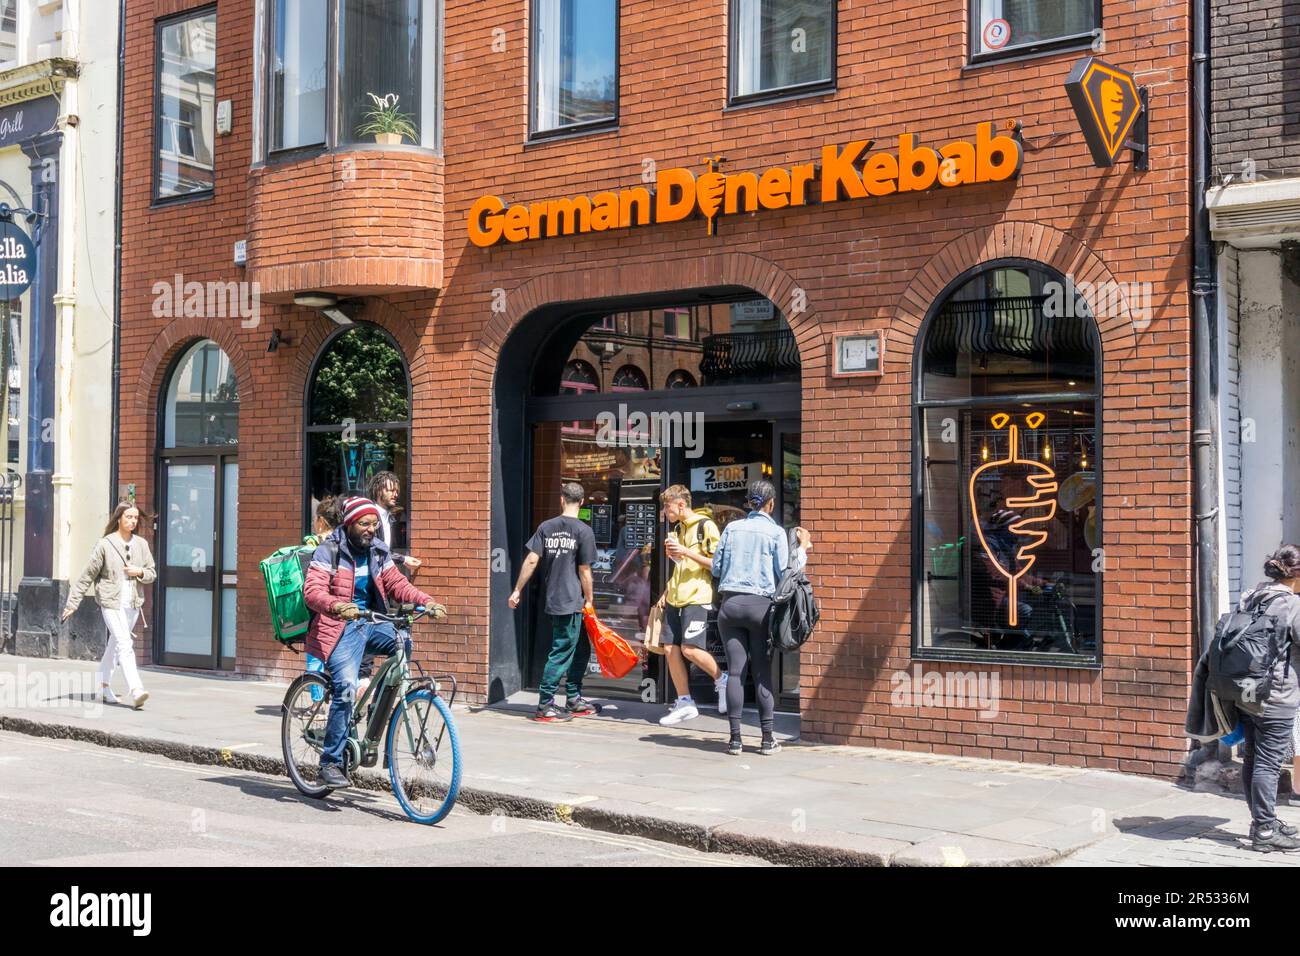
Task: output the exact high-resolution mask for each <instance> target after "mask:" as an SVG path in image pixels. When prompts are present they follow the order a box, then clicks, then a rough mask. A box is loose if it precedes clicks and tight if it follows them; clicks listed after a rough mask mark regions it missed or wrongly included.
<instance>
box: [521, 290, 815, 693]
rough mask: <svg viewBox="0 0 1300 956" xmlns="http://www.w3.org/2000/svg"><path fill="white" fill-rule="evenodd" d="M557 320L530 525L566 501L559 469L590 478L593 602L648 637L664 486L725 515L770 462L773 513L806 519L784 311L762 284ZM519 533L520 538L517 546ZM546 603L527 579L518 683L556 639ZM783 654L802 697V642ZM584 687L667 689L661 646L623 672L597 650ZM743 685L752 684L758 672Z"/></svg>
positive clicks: (535, 449)
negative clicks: (611, 669) (711, 299)
mask: <svg viewBox="0 0 1300 956" xmlns="http://www.w3.org/2000/svg"><path fill="white" fill-rule="evenodd" d="M664 333H672V334H664ZM559 335H560V341H561V344H560V345H559V346H558V348H555V349H554V350H552V349H547V348H545V347H544V348H542V349H540V350H539V352H538V354H539V359H538V362H539V364H542V363H545V362H547V357H548V353H549V354H550V355H551V356H552V358H551V360H550V361H551V364H552V366H554V365H555V364H556V362H557V359H558V356H556V354H555V353H556V352H558V351H559V350H560V349H563V351H564V353H565V354H564V358H563V361H562V362H561V363H559V373H560V374H559V375H558V376H557V377H558V379H559V381H558V382H557V383H555V384H553V385H551V386H549V387H548V386H547V385H546V384H545V382H543V381H538V380H537V379H535V380H534V389H535V391H549V392H550V394H534V395H532V396H531V397H529V398H528V400H527V402H526V406H525V408H526V410H525V414H524V418H525V422H524V425H525V435H526V438H527V442H526V446H527V458H526V460H525V461H524V462H523V463H522V464H523V465H524V470H525V472H526V476H527V477H526V488H527V499H526V508H525V510H526V516H525V517H524V520H523V521H522V522H520V528H521V530H522V529H523V528H525V527H526V528H532V527H535V526H536V525H537V524H538V523H540V522H541V521H543V520H545V519H546V518H548V517H551V516H553V515H554V514H556V513H557V511H558V507H559V505H558V498H559V488H560V485H561V484H562V483H563V482H565V481H577V482H578V483H580V484H581V485H582V486H583V488H584V489H585V491H586V494H587V498H586V501H585V502H584V505H583V509H582V512H581V517H582V519H583V520H584V521H586V522H588V523H589V524H590V525H591V528H592V531H593V532H594V534H595V537H596V544H597V563H596V564H595V565H594V566H593V569H592V570H593V576H594V585H595V587H594V591H595V603H596V611H597V614H598V615H599V616H600V618H601V619H602V620H603V621H605V623H607V624H609V625H610V626H611V627H613V628H614V629H615V630H616V631H618V632H619V633H620V634H621V635H622V636H623V637H625V638H626V639H627V640H628V641H629V642H631V643H632V644H633V646H634V647H638V648H639V647H640V644H641V640H642V639H643V637H644V633H645V623H646V618H647V615H648V613H649V609H650V606H651V604H652V603H653V602H654V601H655V600H656V599H657V598H658V596H659V595H660V594H662V593H663V589H664V585H665V582H666V581H667V579H668V576H669V573H670V571H671V568H670V560H669V559H668V557H667V555H666V553H665V549H664V541H665V539H666V536H667V535H668V534H669V532H670V529H669V528H668V526H667V525H666V524H665V523H664V522H663V520H662V518H661V515H660V505H659V494H660V492H661V491H662V490H663V489H664V488H666V487H668V486H669V485H672V484H682V485H685V486H686V487H688V488H690V489H691V493H692V504H693V506H694V507H695V508H696V509H697V510H702V511H705V512H706V513H708V514H710V516H711V517H712V518H713V520H714V521H716V522H717V524H718V526H719V528H723V527H725V526H726V525H727V523H728V522H730V521H732V520H734V519H736V518H738V517H743V516H744V514H745V509H744V497H745V495H744V491H745V486H746V485H747V484H748V482H749V481H750V480H752V479H754V478H760V477H761V478H767V479H769V480H771V481H772V482H773V484H775V485H776V487H777V493H778V499H777V510H776V512H775V513H774V515H773V516H774V517H775V518H777V519H778V520H779V521H781V522H782V523H783V524H784V525H785V526H786V527H792V526H793V525H794V524H796V523H798V521H799V505H800V495H799V486H800V452H801V449H800V434H799V381H798V374H799V366H798V350H797V347H796V346H795V343H794V337H793V334H792V333H791V332H790V330H789V327H788V326H787V325H786V324H785V321H784V318H783V317H781V316H780V314H779V312H777V311H776V310H775V309H774V308H773V306H772V304H771V303H770V302H768V301H767V300H765V299H761V300H755V299H754V298H753V297H752V294H751V295H750V296H749V297H747V298H744V299H741V300H740V301H738V302H728V303H725V304H721V305H718V304H710V305H707V306H670V307H667V308H657V309H653V308H652V309H645V310H640V311H631V312H614V313H606V314H604V315H601V316H599V317H597V318H596V319H595V320H593V319H592V318H591V317H589V316H588V317H584V318H581V319H576V320H574V321H573V324H572V326H570V327H569V328H567V329H565V330H563V331H561V333H559ZM566 339H567V346H568V347H567V348H565V347H564V346H565V340H566ZM575 339H576V342H575ZM654 385H659V387H658V388H655V387H653V386H654ZM638 416H640V417H638ZM506 480H507V481H508V480H509V479H506ZM521 546H522V539H521V541H520V543H519V544H516V545H515V546H514V548H513V549H512V553H513V551H518V550H519V549H520V548H521ZM540 605H541V602H540V600H538V599H537V595H536V594H532V595H526V597H525V602H524V604H523V606H522V607H521V609H520V618H519V619H517V620H516V624H517V626H519V627H520V631H521V633H519V635H518V638H519V640H518V644H517V646H518V649H519V651H520V659H519V664H520V685H521V686H522V687H523V688H527V689H532V688H535V687H536V686H537V684H538V682H539V680H540V677H541V670H542V666H543V664H544V663H545V660H546V656H547V653H548V652H549V649H550V628H549V627H548V626H547V622H546V619H545V615H544V613H543V612H542V610H541V606H540ZM716 615H717V609H716V606H715V607H714V609H713V613H712V614H711V615H710V628H709V648H710V650H711V651H712V652H713V654H714V656H715V657H716V658H717V659H718V660H719V661H724V662H725V655H724V654H723V650H722V645H721V641H720V640H719V638H718V634H717V627H716ZM773 668H774V681H773V687H774V689H776V690H777V691H778V707H779V709H781V710H787V711H795V712H797V711H798V708H799V696H798V695H799V663H798V655H797V654H788V655H780V656H779V658H778V659H777V660H776V661H774V662H773ZM690 679H691V693H692V695H693V696H695V698H696V699H697V700H699V701H701V702H702V703H712V702H713V701H714V699H715V695H714V690H713V684H712V682H711V681H710V680H709V679H708V678H707V677H706V675H704V674H703V673H702V672H700V671H698V670H697V669H695V668H691V669H690ZM585 689H586V690H587V691H588V692H589V694H590V695H591V696H595V697H605V698H616V699H617V698H622V699H638V700H643V701H646V702H655V703H660V702H665V701H667V700H670V699H671V698H672V696H673V688H672V685H671V681H670V679H669V678H668V674H667V668H666V666H665V661H664V659H663V658H662V657H660V656H658V655H653V654H651V655H648V657H647V660H646V663H645V664H643V665H642V666H639V667H637V668H634V669H633V671H632V672H631V673H630V674H629V675H627V676H626V677H625V678H623V679H621V680H611V679H608V678H605V677H603V676H602V675H600V673H599V667H598V666H597V665H596V664H595V661H594V660H593V662H592V664H591V670H590V673H589V675H588V678H587V681H586V684H585ZM746 693H747V699H748V698H749V697H750V696H752V688H747V691H746Z"/></svg>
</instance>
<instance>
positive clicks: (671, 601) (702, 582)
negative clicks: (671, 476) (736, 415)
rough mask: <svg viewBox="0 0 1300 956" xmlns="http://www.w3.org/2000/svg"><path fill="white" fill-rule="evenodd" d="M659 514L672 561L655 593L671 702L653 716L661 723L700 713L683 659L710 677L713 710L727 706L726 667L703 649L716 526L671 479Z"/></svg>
mask: <svg viewBox="0 0 1300 956" xmlns="http://www.w3.org/2000/svg"><path fill="white" fill-rule="evenodd" d="M659 501H660V503H661V504H662V505H663V508H664V519H665V520H666V521H667V522H668V524H669V525H670V526H671V527H672V532H671V533H670V534H669V535H668V539H667V541H666V542H665V543H664V544H665V547H666V549H667V551H668V557H669V558H671V559H672V561H673V573H672V576H671V577H669V579H668V587H667V588H666V589H665V591H664V595H663V597H661V598H660V599H659V603H660V605H661V606H662V607H663V610H664V627H663V643H664V646H665V647H666V648H667V653H668V673H669V675H670V676H671V677H672V680H673V689H674V690H675V691H676V692H677V702H676V703H675V704H674V705H673V709H672V710H671V711H669V713H667V714H666V715H664V717H663V718H662V719H661V720H660V721H659V723H660V724H661V725H663V726H665V727H671V726H672V725H673V724H680V723H681V722H682V721H684V720H690V719H691V718H693V717H698V716H699V715H700V711H699V709H698V708H697V707H696V706H695V701H694V700H692V699H691V694H690V685H689V684H688V682H687V671H686V665H687V662H689V663H691V664H694V665H695V666H696V667H698V668H699V669H700V670H702V671H704V673H706V674H708V675H709V677H710V678H712V679H713V686H714V688H715V689H716V690H717V692H718V713H720V714H725V713H726V712H727V672H726V671H725V670H722V669H721V668H719V667H718V662H717V661H716V660H714V658H713V655H712V654H710V653H709V649H708V645H707V637H708V632H709V612H710V611H712V610H713V552H714V550H715V549H716V548H717V547H718V539H719V537H721V535H720V534H719V533H718V526H717V525H716V524H715V523H714V522H713V519H712V518H710V517H709V516H708V515H705V514H701V513H700V512H698V511H695V510H693V509H692V508H691V490H690V489H689V488H687V487H686V486H685V485H672V486H671V487H669V488H667V489H665V490H664V492H663V493H662V494H661V495H660V496H659Z"/></svg>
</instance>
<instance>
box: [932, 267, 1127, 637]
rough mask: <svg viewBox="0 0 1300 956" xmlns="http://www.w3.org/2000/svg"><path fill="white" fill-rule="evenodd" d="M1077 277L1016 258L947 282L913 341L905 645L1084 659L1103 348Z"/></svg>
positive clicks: (1093, 576) (1095, 575) (1094, 559)
mask: <svg viewBox="0 0 1300 956" xmlns="http://www.w3.org/2000/svg"><path fill="white" fill-rule="evenodd" d="M1098 343H1099V340H1098V336H1097V329H1096V323H1095V322H1094V321H1093V319H1092V316H1091V313H1090V311H1089V308H1088V305H1087V303H1086V302H1085V301H1084V300H1083V299H1081V298H1077V297H1076V296H1075V295H1074V287H1073V285H1071V284H1068V283H1066V282H1065V280H1064V279H1063V278H1062V277H1060V276H1058V275H1056V274H1055V273H1053V272H1050V271H1048V270H1047V269H1046V267H1044V266H1040V265H1037V264H1034V263H1029V262H1022V261H1019V260H1016V261H1011V262H1004V263H998V264H994V265H992V266H989V267H985V268H983V269H982V270H980V271H978V272H975V273H974V274H973V275H969V276H966V277H964V278H963V279H961V280H959V281H958V282H956V283H954V285H953V286H951V287H950V289H949V291H948V292H947V294H946V295H944V296H941V297H940V299H939V301H938V302H936V304H935V305H934V307H933V308H932V309H931V313H930V316H929V318H928V320H927V322H926V325H925V326H924V329H923V332H922V335H921V337H920V339H919V340H918V346H917V349H916V375H915V382H916V400H917V414H916V428H917V430H918V432H917V435H918V441H917V445H916V453H915V454H914V465H913V467H914V468H915V469H916V471H917V476H916V477H917V484H916V487H917V488H919V490H920V498H919V500H918V502H917V511H916V514H917V516H918V519H919V520H918V527H916V528H915V529H914V534H913V536H912V539H913V541H914V542H915V545H914V546H915V547H916V548H918V550H919V553H918V554H917V555H916V565H915V566H916V568H917V570H918V574H919V579H918V582H917V588H916V593H917V596H918V606H917V608H916V614H915V620H916V622H917V625H916V630H917V635H916V651H917V653H918V656H931V657H943V656H969V655H970V654H971V653H972V651H987V652H993V653H996V654H999V655H1000V656H1012V657H1017V658H1019V657H1023V658H1025V659H1029V660H1042V659H1043V658H1044V656H1045V655H1050V656H1053V657H1055V656H1057V655H1068V656H1070V658H1072V659H1075V660H1078V659H1094V658H1096V657H1097V654H1098V635H1099V634H1100V597H1101V575H1100V570H1099V569H1100V562H1099V560H1098V555H1099V554H1100V550H1099V549H1100V547H1101V536H1100V527H1101V494H1100V475H1101V462H1100V460H1099V459H1100V451H1101V445H1100V442H1099V440H1098V426H1099V422H1100V420H1101V418H1100V412H1101V407H1100V395H1101V389H1100V383H1099V381H1098V375H1099V371H1098V370H1099V363H1098V357H1099V354H1100V347H1099V344H1098Z"/></svg>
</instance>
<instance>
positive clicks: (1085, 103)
mask: <svg viewBox="0 0 1300 956" xmlns="http://www.w3.org/2000/svg"><path fill="white" fill-rule="evenodd" d="M1065 92H1066V93H1067V94H1068V95H1069V97H1070V105H1071V106H1073V107H1074V115H1075V116H1077V117H1078V119H1079V126H1080V127H1081V128H1082V129H1083V138H1084V141H1085V142H1086V143H1087V144H1088V150H1089V152H1091V153H1092V162H1093V165H1095V166H1103V167H1105V166H1114V165H1115V158H1116V157H1117V156H1119V153H1120V150H1122V149H1123V148H1124V147H1125V146H1128V147H1129V148H1130V149H1132V150H1134V151H1135V152H1136V154H1137V161H1138V168H1139V169H1146V159H1147V122H1146V107H1147V101H1146V90H1145V89H1139V88H1138V85H1137V82H1136V81H1135V80H1134V79H1133V74H1132V73H1130V72H1128V71H1127V70H1121V69H1120V68H1119V67H1117V66H1111V65H1110V64H1109V63H1105V62H1103V61H1102V60H1099V59H1097V58H1096V57H1095V56H1090V57H1085V58H1084V59H1082V60H1080V61H1079V62H1078V63H1076V64H1075V65H1074V69H1072V70H1071V71H1070V76H1069V79H1067V80H1066V81H1065ZM1130 134H1132V135H1130Z"/></svg>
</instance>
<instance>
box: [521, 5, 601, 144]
mask: <svg viewBox="0 0 1300 956" xmlns="http://www.w3.org/2000/svg"><path fill="white" fill-rule="evenodd" d="M537 2H538V0H528V135H527V137H526V138H525V140H524V142H525V145H528V144H532V143H544V142H549V141H551V140H555V139H564V138H567V137H570V136H583V135H586V134H588V133H604V132H608V131H609V130H612V129H617V128H618V126H619V121H620V119H621V117H622V110H621V102H622V96H623V83H622V74H623V50H622V46H623V42H622V41H623V4H622V3H621V2H620V0H614V115H613V116H611V117H607V118H605V119H598V120H588V121H587V122H585V123H574V124H572V125H570V126H558V127H556V128H555V129H548V130H539V129H537V31H536V30H534V29H533V27H534V25H535V24H536V23H537Z"/></svg>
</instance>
